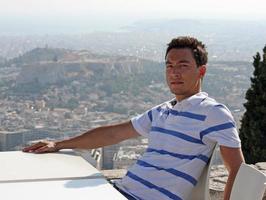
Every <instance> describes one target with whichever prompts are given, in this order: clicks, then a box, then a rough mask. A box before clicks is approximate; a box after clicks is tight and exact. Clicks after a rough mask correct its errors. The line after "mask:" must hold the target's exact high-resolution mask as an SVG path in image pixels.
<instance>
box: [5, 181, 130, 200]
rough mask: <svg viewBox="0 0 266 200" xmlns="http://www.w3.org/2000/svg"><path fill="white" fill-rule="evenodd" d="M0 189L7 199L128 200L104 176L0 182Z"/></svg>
mask: <svg viewBox="0 0 266 200" xmlns="http://www.w3.org/2000/svg"><path fill="white" fill-rule="evenodd" d="M0 191H1V199H5V200H17V199H22V200H56V199H58V200H94V199H97V200H126V198H125V197H124V196H123V195H122V194H120V193H119V192H118V191H116V190H115V189H114V188H113V187H112V186H111V185H110V184H109V183H108V182H107V181H106V180H104V179H102V178H97V179H77V180H60V181H37V182H35V181H33V182H17V183H0Z"/></svg>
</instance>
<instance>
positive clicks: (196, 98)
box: [171, 92, 208, 106]
mask: <svg viewBox="0 0 266 200" xmlns="http://www.w3.org/2000/svg"><path fill="white" fill-rule="evenodd" d="M206 97H208V94H207V93H206V92H199V93H197V94H194V95H192V96H190V97H188V98H186V99H184V100H182V101H180V102H178V104H183V105H184V104H191V105H193V106H194V105H196V104H199V103H200V102H202V101H203V100H204V99H205V98H206ZM172 101H174V99H173V100H171V102H172Z"/></svg>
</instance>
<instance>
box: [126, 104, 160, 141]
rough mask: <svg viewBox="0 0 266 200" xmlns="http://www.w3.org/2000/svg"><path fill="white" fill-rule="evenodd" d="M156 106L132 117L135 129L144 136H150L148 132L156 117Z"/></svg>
mask: <svg viewBox="0 0 266 200" xmlns="http://www.w3.org/2000/svg"><path fill="white" fill-rule="evenodd" d="M155 109H156V108H152V109H150V110H148V111H146V112H145V113H143V114H140V115H138V116H136V117H133V118H132V119H131V122H132V125H133V127H134V129H135V130H136V131H137V132H138V133H139V134H140V135H142V136H145V137H148V134H149V132H150V129H151V124H152V121H153V118H154V116H153V115H154V114H153V113H154V110H155Z"/></svg>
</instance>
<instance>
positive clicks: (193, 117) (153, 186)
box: [116, 92, 241, 200]
mask: <svg viewBox="0 0 266 200" xmlns="http://www.w3.org/2000/svg"><path fill="white" fill-rule="evenodd" d="M131 122H132V124H133V127H134V128H135V129H136V131H137V132H138V133H139V134H140V135H143V136H145V137H147V138H148V140H149V143H148V148H147V150H146V152H145V153H144V154H143V156H142V157H141V158H140V159H139V160H138V161H137V162H136V164H134V165H133V166H132V167H131V168H129V170H128V172H127V174H126V175H125V177H123V178H122V179H121V180H120V181H119V182H117V184H116V185H117V187H118V188H120V189H121V190H123V191H125V192H126V193H128V194H130V195H132V196H134V197H135V198H136V199H140V200H169V199H174V200H186V199H187V198H188V197H189V195H190V193H191V191H192V189H193V187H194V186H195V185H196V184H197V181H198V179H199V177H200V175H201V172H202V170H203V169H204V167H205V165H206V164H207V162H208V160H209V158H210V155H211V153H212V149H213V147H214V146H215V144H216V143H218V144H219V145H223V146H227V147H235V148H238V147H240V146H241V142H240V139H239V136H238V132H237V128H236V124H235V122H234V119H233V117H232V115H231V113H230V111H229V110H228V109H227V108H226V106H224V105H222V104H220V103H217V102H216V101H215V100H214V99H212V98H210V97H208V94H207V93H204V92H200V93H197V94H195V95H193V96H191V97H189V98H187V99H184V100H182V101H181V102H178V101H176V100H175V99H173V100H171V101H168V102H165V103H163V104H161V105H158V106H156V107H154V108H152V109H151V110H148V111H147V112H145V113H143V114H141V115H139V116H137V117H134V118H133V119H132V120H131Z"/></svg>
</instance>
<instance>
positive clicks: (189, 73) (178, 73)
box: [166, 48, 206, 101]
mask: <svg viewBox="0 0 266 200" xmlns="http://www.w3.org/2000/svg"><path fill="white" fill-rule="evenodd" d="M205 71H206V66H205V65H202V66H199V67H197V64H196V60H195V59H194V57H193V54H192V51H191V49H189V48H180V49H171V50H170V51H169V52H168V54H167V56H166V81H167V84H168V86H169V88H170V90H171V92H172V93H173V94H175V95H176V99H177V100H178V101H181V100H183V99H185V98H187V97H190V96H192V95H194V94H196V93H198V92H200V90H201V78H202V77H203V76H204V74H205Z"/></svg>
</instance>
